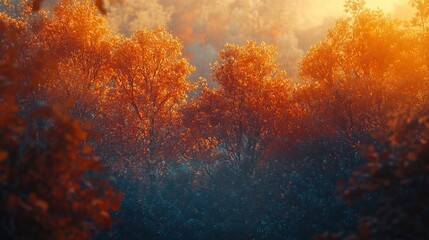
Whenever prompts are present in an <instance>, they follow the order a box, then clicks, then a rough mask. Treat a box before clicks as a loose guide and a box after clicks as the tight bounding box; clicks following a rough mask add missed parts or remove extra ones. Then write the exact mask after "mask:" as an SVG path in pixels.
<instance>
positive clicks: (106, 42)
mask: <svg viewBox="0 0 429 240" xmlns="http://www.w3.org/2000/svg"><path fill="white" fill-rule="evenodd" d="M39 15H41V16H39V17H38V18H36V19H35V20H33V21H32V22H31V25H30V31H31V32H32V41H31V45H30V46H29V48H31V49H30V51H31V52H30V56H33V57H34V58H42V59H44V61H45V64H42V65H41V66H40V67H41V68H43V71H44V74H43V78H44V79H43V81H42V83H43V84H42V86H41V87H40V91H41V94H42V97H43V98H45V99H49V100H50V101H51V102H54V103H64V102H67V100H68V99H73V101H74V104H73V106H72V108H71V109H70V111H71V113H72V114H73V115H74V116H76V117H80V118H85V119H87V120H89V119H94V118H95V116H96V115H97V114H98V112H97V111H99V107H98V105H99V103H100V95H101V94H102V92H103V91H104V89H105V87H104V86H105V85H106V84H107V82H108V79H109V78H110V75H111V71H110V68H109V62H110V60H111V49H112V46H113V44H114V43H115V39H116V37H115V36H114V34H112V33H111V31H110V30H109V29H108V28H107V26H106V25H105V21H106V19H105V17H104V16H101V15H100V13H99V10H98V9H97V8H96V6H95V5H94V4H93V3H92V1H59V2H57V3H55V5H54V6H53V12H52V14H50V15H49V14H47V15H46V14H42V13H41V14H39Z"/></svg>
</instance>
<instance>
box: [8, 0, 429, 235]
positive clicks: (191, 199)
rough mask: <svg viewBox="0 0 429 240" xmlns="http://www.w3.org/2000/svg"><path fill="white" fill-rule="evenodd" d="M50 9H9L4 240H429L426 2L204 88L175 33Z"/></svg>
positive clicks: (83, 5)
mask: <svg viewBox="0 0 429 240" xmlns="http://www.w3.org/2000/svg"><path fill="white" fill-rule="evenodd" d="M124 1H126V0H124ZM42 2H43V1H41V0H34V1H19V2H18V3H16V1H9V0H1V1H0V137H1V141H0V239H11V240H12V239H14V240H17V239H55V240H56V239H58V240H60V239H61V240H68V239H70V240H72V239H95V240H101V239H118V240H119V239H121V240H122V239H316V240H322V239H348V240H351V239H429V231H428V230H427V227H428V226H429V142H428V141H429V1H428V0H411V1H410V5H411V6H412V7H413V8H414V9H415V15H414V17H413V18H412V19H410V20H403V19H398V18H395V17H393V16H392V15H390V14H387V13H385V12H383V11H382V10H380V9H378V10H374V9H369V8H367V7H366V6H365V2H364V1H363V0H346V1H345V3H343V4H344V13H345V15H344V16H343V17H340V18H338V19H336V20H335V23H334V24H333V26H332V27H331V28H330V29H329V31H328V34H327V35H326V36H325V38H324V39H323V40H322V41H320V42H318V43H316V44H314V45H313V46H312V47H311V48H310V49H309V50H308V51H307V52H306V53H305V55H304V57H303V58H302V59H301V61H300V63H299V65H298V66H297V67H298V69H299V76H298V77H292V76H290V75H288V74H287V73H286V71H285V70H284V69H282V68H281V66H280V64H279V63H278V59H277V56H278V53H279V52H285V51H288V49H282V48H281V47H275V46H273V45H270V44H267V43H265V42H259V41H253V40H252V39H246V40H248V41H247V42H246V43H245V44H232V43H225V45H224V47H223V49H222V50H220V51H219V52H218V57H217V60H215V61H214V62H212V64H211V65H210V71H211V73H210V77H209V79H205V78H203V77H200V78H199V79H198V80H191V79H190V75H191V74H192V73H193V72H194V71H195V70H196V69H195V67H194V66H192V65H191V64H190V63H189V61H188V59H187V58H186V57H185V55H184V54H183V43H182V41H181V40H180V39H179V38H178V37H176V36H174V35H173V34H172V33H171V32H169V31H168V30H166V29H164V28H159V27H158V28H157V27H155V28H141V29H140V30H137V31H135V32H134V33H133V34H132V35H131V36H125V35H122V34H120V33H117V32H115V31H113V30H112V29H111V28H109V26H108V25H107V24H106V21H107V20H106V8H105V7H104V5H103V1H99V0H96V1H91V0H57V1H55V3H53V6H52V8H50V9H44V8H41V7H40V4H41V3H42ZM208 81H211V82H213V83H214V85H213V86H211V85H209V84H208Z"/></svg>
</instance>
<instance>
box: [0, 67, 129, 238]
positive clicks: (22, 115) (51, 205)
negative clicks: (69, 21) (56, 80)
mask: <svg viewBox="0 0 429 240" xmlns="http://www.w3.org/2000/svg"><path fill="white" fill-rule="evenodd" d="M35 69H36V68H27V67H26V68H20V67H17V66H15V65H13V64H12V61H11V62H9V63H4V64H1V65H0V107H1V109H2V114H1V117H0V135H1V138H2V141H1V143H0V169H1V170H0V195H1V199H2V200H3V201H2V202H1V204H0V212H1V217H0V220H1V222H2V226H1V227H0V235H1V236H2V237H3V238H5V239H16V238H26V239H76V238H79V239H90V238H91V237H92V236H93V235H94V233H95V232H96V231H98V230H100V229H104V228H107V227H110V226H111V224H112V218H111V216H110V212H111V211H117V210H118V209H119V202H120V198H121V196H120V195H118V194H117V193H116V192H115V191H114V190H113V189H112V188H111V187H110V186H108V184H107V181H106V180H103V179H102V175H100V174H99V171H100V170H102V165H101V162H100V161H99V159H98V158H97V157H96V156H95V154H94V153H93V151H92V148H91V147H90V146H88V145H87V144H84V142H85V141H86V140H87V139H88V136H89V132H88V129H87V127H85V128H82V127H81V122H80V121H79V120H72V119H70V118H69V117H68V116H67V115H64V114H62V113H60V110H59V109H57V108H50V107H48V106H44V105H41V106H39V107H38V108H37V109H35V110H34V111H31V112H30V113H28V114H31V115H30V116H29V115H28V114H27V113H26V112H23V111H22V109H21V107H20V106H19V105H18V104H17V102H16V96H17V95H22V94H28V92H30V91H31V88H27V86H29V85H27V84H22V81H24V78H23V77H22V72H27V73H28V72H33V71H35ZM27 112H28V111H27ZM41 122H44V123H43V124H40V123H41Z"/></svg>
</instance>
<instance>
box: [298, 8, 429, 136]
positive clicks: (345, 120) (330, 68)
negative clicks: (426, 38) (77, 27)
mask: <svg viewBox="0 0 429 240" xmlns="http://www.w3.org/2000/svg"><path fill="white" fill-rule="evenodd" d="M361 3H362V2H361V1H349V2H348V7H349V12H350V13H351V16H349V17H346V18H343V19H340V20H338V21H337V22H336V24H335V26H334V27H333V28H332V29H331V30H330V31H329V33H328V36H327V38H326V39H325V40H324V41H322V42H320V43H319V44H317V45H315V46H314V47H313V48H311V49H310V51H309V52H308V53H307V55H306V56H305V57H304V59H303V61H302V63H301V76H302V78H303V79H304V80H306V81H309V82H310V83H308V84H310V85H311V84H312V85H313V86H311V87H307V86H306V87H304V90H303V93H302V94H303V96H302V97H301V98H300V99H301V100H300V102H301V103H302V105H303V106H307V107H306V108H307V109H308V110H309V111H310V112H312V111H314V116H315V118H314V119H313V120H314V123H316V124H317V125H322V129H326V132H325V133H322V134H326V135H332V134H342V135H343V136H344V138H345V139H347V142H349V143H350V144H356V143H358V142H366V143H370V142H371V141H372V140H371V137H370V136H371V134H372V133H374V132H378V131H380V130H383V129H386V127H385V122H386V117H385V114H386V113H388V112H391V111H398V110H400V109H403V108H406V107H408V106H413V105H414V106H415V107H416V108H418V107H421V106H422V105H423V104H424V101H423V100H424V98H423V97H422V96H424V95H426V92H427V91H426V90H425V89H426V87H425V85H427V84H426V83H425V82H424V81H421V80H422V78H420V77H418V76H420V75H422V74H424V71H422V68H421V63H420V62H419V61H418V58H416V54H415V50H416V49H415V48H414V44H413V42H414V41H415V35H413V34H412V31H410V30H411V29H410V28H409V27H407V25H406V24H405V23H403V22H399V21H398V20H395V19H392V18H391V17H390V16H388V15H385V14H383V13H382V12H381V11H371V10H368V9H366V8H364V7H363V6H362V4H361ZM410 33H411V34H410ZM417 69H418V70H417ZM414 76H415V78H414ZM308 84H307V85H308ZM312 106H319V107H313V108H312ZM328 124H331V125H330V126H329V125H328Z"/></svg>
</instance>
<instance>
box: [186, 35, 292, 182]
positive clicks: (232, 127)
mask: <svg viewBox="0 0 429 240" xmlns="http://www.w3.org/2000/svg"><path fill="white" fill-rule="evenodd" d="M219 56H220V62H216V63H215V64H214V65H213V67H212V70H213V74H212V76H213V78H214V79H213V80H214V81H215V82H216V83H217V84H219V88H217V89H209V88H207V87H205V88H204V89H203V91H202V93H201V96H200V97H198V98H197V99H196V100H195V101H194V102H193V103H191V105H190V106H189V108H188V109H187V115H188V120H187V125H188V126H189V127H190V128H191V129H193V130H192V131H193V132H195V133H196V134H197V135H199V136H202V137H203V138H205V139H212V140H211V141H212V142H213V140H214V141H215V142H216V143H217V146H215V149H214V150H213V151H215V152H217V153H218V160H226V162H228V163H229V164H230V165H231V166H233V167H234V168H235V169H237V170H238V171H240V172H241V173H242V174H244V175H251V174H252V173H253V172H254V171H255V167H256V166H257V164H260V163H261V161H263V160H266V157H267V156H268V152H269V150H270V147H272V146H273V143H274V142H275V141H276V139H277V137H278V136H279V133H280V128H281V126H280V124H279V123H280V122H281V120H282V119H284V118H287V116H288V114H289V113H288V110H289V108H290V106H289V105H288V104H289V97H290V93H291V89H292V87H291V85H290V82H289V81H288V80H287V79H286V77H285V76H286V74H285V72H283V71H279V70H278V66H277V64H276V63H275V49H274V47H272V46H268V45H266V44H265V43H262V44H261V45H256V44H255V43H254V42H248V43H247V44H245V45H244V46H237V45H232V44H228V45H226V48H225V49H224V50H222V51H221V52H220V54H219Z"/></svg>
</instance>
